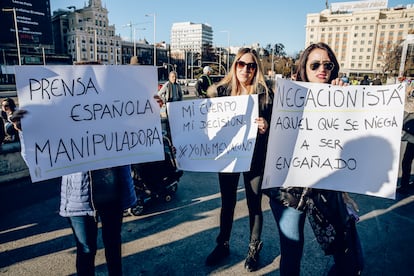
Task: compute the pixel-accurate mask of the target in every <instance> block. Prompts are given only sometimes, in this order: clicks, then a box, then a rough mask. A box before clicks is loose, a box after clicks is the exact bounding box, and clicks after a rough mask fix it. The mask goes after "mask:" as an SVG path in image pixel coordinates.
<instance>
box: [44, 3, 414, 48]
mask: <svg viewBox="0 0 414 276" xmlns="http://www.w3.org/2000/svg"><path fill="white" fill-rule="evenodd" d="M336 2H352V1H328V4H330V3H336ZM88 3H89V0H50V5H51V10H52V12H53V11H54V10H57V9H59V8H64V9H66V7H68V6H75V7H76V8H77V9H81V8H83V7H85V5H87V4H88ZM400 4H402V5H406V4H414V0H408V1H407V0H388V7H395V6H397V5H400ZM102 5H103V6H104V7H106V8H107V9H108V17H109V24H110V25H115V31H116V34H118V35H120V36H121V37H122V38H125V39H127V40H130V39H131V28H130V27H127V26H126V25H127V24H129V23H132V24H134V27H135V28H136V30H135V31H136V39H137V40H139V39H142V38H145V39H146V40H147V41H148V42H149V43H150V44H152V43H153V40H154V38H153V37H154V27H153V22H154V21H153V20H154V16H153V15H154V14H155V23H156V24H155V37H156V39H155V40H156V41H157V42H160V41H165V42H166V43H170V33H171V27H172V24H173V23H176V22H193V23H204V24H208V25H210V26H211V27H212V28H213V46H216V47H227V46H229V44H230V46H244V45H245V46H250V45H252V44H254V43H259V44H260V46H262V47H266V45H268V44H272V45H273V44H276V43H282V44H283V45H284V46H285V51H286V53H287V54H288V55H295V54H296V53H298V52H299V51H300V50H302V49H303V48H304V47H305V34H306V32H305V24H306V15H307V14H308V13H319V12H321V11H322V10H324V9H325V5H326V0H289V1H275V0H256V1H251V0H250V1H246V0H237V1H235V0H233V1H232V0H230V1H229V0H205V1H194V0H175V1H171V0H116V1H114V0H102ZM145 15H148V16H145ZM143 29H145V30H143Z"/></svg>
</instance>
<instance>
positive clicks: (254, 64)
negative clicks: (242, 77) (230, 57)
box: [236, 60, 257, 71]
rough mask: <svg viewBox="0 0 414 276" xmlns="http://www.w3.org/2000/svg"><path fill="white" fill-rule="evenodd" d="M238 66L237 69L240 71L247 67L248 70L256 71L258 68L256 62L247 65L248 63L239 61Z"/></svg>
mask: <svg viewBox="0 0 414 276" xmlns="http://www.w3.org/2000/svg"><path fill="white" fill-rule="evenodd" d="M236 64H237V68H239V69H243V68H244V67H245V66H247V70H249V71H250V70H252V69H253V70H256V68H257V64H256V63H254V62H252V63H246V62H244V61H241V60H238V61H237V62H236Z"/></svg>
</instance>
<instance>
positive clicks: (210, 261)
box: [206, 48, 273, 271]
mask: <svg viewBox="0 0 414 276" xmlns="http://www.w3.org/2000/svg"><path fill="white" fill-rule="evenodd" d="M251 94H258V97H259V118H257V119H256V123H257V126H258V135H257V139H256V144H255V148H254V152H253V157H252V161H251V167H250V171H247V172H243V178H244V186H245V191H246V200H247V207H248V209H249V225H250V240H249V250H248V254H247V257H246V260H245V264H244V266H245V268H246V270H247V271H254V270H257V268H258V260H259V252H260V250H261V249H262V246H263V243H262V241H261V233H262V225H263V214H262V207H261V201H262V192H261V185H262V177H263V170H264V162H265V159H266V158H265V153H266V148H267V138H268V133H269V131H268V126H269V122H270V118H271V110H272V100H273V95H272V91H271V90H270V89H269V88H268V87H267V86H266V82H265V78H264V75H263V71H262V68H261V65H260V60H259V58H258V55H257V53H256V51H255V50H253V49H250V48H242V49H240V50H239V52H238V54H237V55H236V58H235V61H234V62H233V64H232V66H231V69H230V72H229V74H228V75H227V76H225V77H224V79H223V80H221V81H220V82H219V83H218V84H217V86H214V87H213V86H212V87H211V88H210V89H209V91H208V96H209V97H213V96H218V97H223V96H238V95H251ZM218 177H219V185H220V194H221V211H220V232H219V234H218V236H217V238H216V243H217V244H216V247H215V248H214V250H213V251H212V252H211V253H210V254H209V255H208V257H207V259H206V265H208V266H212V265H216V264H218V263H219V262H220V261H222V260H223V259H224V258H226V257H227V256H229V255H230V243H229V242H230V234H231V230H232V226H233V216H234V208H235V206H236V201H237V186H238V182H239V177H240V173H219V175H218Z"/></svg>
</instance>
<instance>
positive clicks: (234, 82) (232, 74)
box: [218, 48, 268, 96]
mask: <svg viewBox="0 0 414 276" xmlns="http://www.w3.org/2000/svg"><path fill="white" fill-rule="evenodd" d="M245 54H251V55H252V57H253V59H254V61H255V63H256V64H257V69H256V70H255V74H254V77H253V80H252V83H251V84H250V85H249V87H248V91H247V92H248V94H254V93H256V91H258V88H259V85H261V86H263V87H264V88H265V89H266V93H268V88H267V85H266V80H265V77H264V74H263V68H262V65H261V63H260V59H259V57H258V55H257V53H256V51H255V50H254V49H251V48H241V49H240V50H239V51H238V53H237V55H236V58H235V59H234V62H233V64H232V65H231V68H230V71H229V72H228V74H227V75H226V76H225V77H224V78H223V80H221V81H220V82H219V83H218V86H220V85H227V86H228V87H230V88H231V96H236V95H240V93H241V84H240V82H239V80H238V79H237V77H236V70H237V62H238V61H239V59H240V58H241V57H242V56H243V55H245Z"/></svg>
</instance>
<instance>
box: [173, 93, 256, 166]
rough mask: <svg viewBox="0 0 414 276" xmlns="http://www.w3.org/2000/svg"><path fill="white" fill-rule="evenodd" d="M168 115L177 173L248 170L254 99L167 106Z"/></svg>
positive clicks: (227, 99)
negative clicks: (175, 151) (179, 170)
mask: <svg viewBox="0 0 414 276" xmlns="http://www.w3.org/2000/svg"><path fill="white" fill-rule="evenodd" d="M167 111H168V117H169V123H170V127H171V136H172V142H173V144H174V146H175V148H176V150H177V154H176V158H177V164H178V167H179V168H180V169H182V170H187V171H199V172H244V171H249V170H250V163H251V159H252V155H253V150H254V145H255V143H256V135H257V124H256V123H255V122H254V121H255V119H256V118H257V117H258V100H257V95H251V96H247V95H246V96H234V97H218V98H210V99H199V100H186V101H180V102H170V103H168V104H167Z"/></svg>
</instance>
